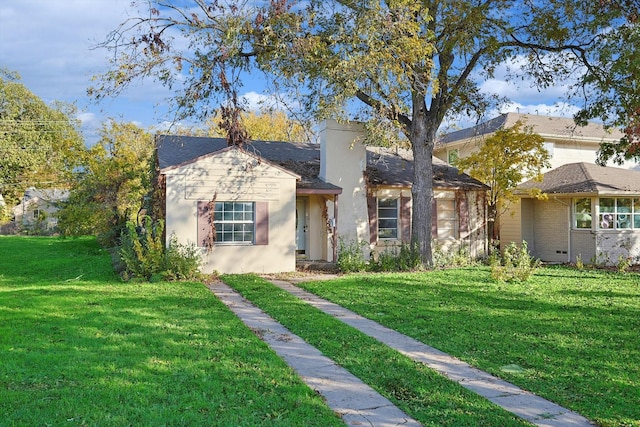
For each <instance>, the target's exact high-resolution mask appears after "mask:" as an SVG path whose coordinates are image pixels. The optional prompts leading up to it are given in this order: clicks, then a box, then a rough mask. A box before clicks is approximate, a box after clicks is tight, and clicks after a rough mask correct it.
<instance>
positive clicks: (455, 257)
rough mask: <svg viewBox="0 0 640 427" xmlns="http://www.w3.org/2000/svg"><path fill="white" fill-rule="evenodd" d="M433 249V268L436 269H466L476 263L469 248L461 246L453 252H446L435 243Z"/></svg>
mask: <svg viewBox="0 0 640 427" xmlns="http://www.w3.org/2000/svg"><path fill="white" fill-rule="evenodd" d="M432 247H433V266H434V267H436V268H453V267H466V266H469V265H473V264H475V263H476V260H474V259H473V257H472V256H471V254H470V253H469V248H468V247H467V246H464V245H461V246H458V247H456V248H453V249H451V250H445V249H444V248H443V247H442V245H439V244H438V243H437V242H436V241H433V242H432Z"/></svg>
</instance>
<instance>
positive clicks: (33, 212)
mask: <svg viewBox="0 0 640 427" xmlns="http://www.w3.org/2000/svg"><path fill="white" fill-rule="evenodd" d="M68 198H69V191H68V190H61V189H45V190H41V189H36V188H34V187H30V188H27V189H26V190H25V192H24V196H23V197H22V200H21V201H20V203H19V204H17V205H16V206H15V207H14V208H13V218H14V223H15V226H16V227H17V228H18V229H32V230H33V229H37V230H38V231H43V232H50V231H53V230H54V229H55V228H56V226H57V225H58V218H57V217H56V213H57V212H58V209H59V204H60V202H63V201H65V200H67V199H68Z"/></svg>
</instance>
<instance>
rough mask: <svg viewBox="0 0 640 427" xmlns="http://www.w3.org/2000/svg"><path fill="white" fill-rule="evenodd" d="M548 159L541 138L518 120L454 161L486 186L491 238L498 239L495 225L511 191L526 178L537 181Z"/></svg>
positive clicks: (510, 195) (547, 164)
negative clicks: (487, 189) (465, 155)
mask: <svg viewBox="0 0 640 427" xmlns="http://www.w3.org/2000/svg"><path fill="white" fill-rule="evenodd" d="M549 158H550V155H549V152H548V151H547V150H546V149H545V148H544V139H543V138H542V137H541V136H540V135H538V134H536V133H534V132H533V130H532V128H531V127H529V126H524V124H523V122H522V121H520V120H518V121H517V122H516V123H515V124H514V125H513V126H512V127H510V128H505V129H498V130H497V131H496V132H495V133H494V134H493V135H491V136H490V137H488V138H486V139H485V140H483V141H482V142H481V144H480V146H479V150H478V151H476V152H474V153H472V154H471V155H469V156H468V157H465V158H461V159H457V160H456V162H455V166H456V167H458V168H459V169H460V171H461V172H462V171H468V173H469V175H471V176H472V177H474V178H476V179H478V180H480V181H482V182H484V183H485V184H487V185H488V186H489V200H488V203H487V204H488V206H489V212H488V218H487V220H488V227H489V236H491V238H492V239H494V240H499V238H500V236H499V227H496V226H495V224H496V221H499V219H500V215H501V214H502V213H504V211H505V210H506V209H507V207H508V205H509V203H510V202H513V201H515V200H516V198H517V197H516V196H515V194H514V190H515V189H516V187H517V186H518V184H520V183H522V182H523V181H526V180H529V179H536V180H541V179H542V169H543V168H545V167H550V163H549ZM538 193H539V192H538ZM539 197H542V196H541V195H539Z"/></svg>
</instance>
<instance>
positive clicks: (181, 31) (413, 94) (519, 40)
mask: <svg viewBox="0 0 640 427" xmlns="http://www.w3.org/2000/svg"><path fill="white" fill-rule="evenodd" d="M620 1H621V2H622V1H623V2H624V3H625V5H626V6H627V8H619V7H614V6H613V5H612V4H611V3H612V1H599V2H594V1H591V0H578V1H576V0H549V1H520V0H473V1H472V0H467V1H462V0H449V1H440V0H423V1H415V0H383V1H380V0H335V1H329V0H308V1H295V0H272V1H270V2H248V1H235V2H233V1H222V0H210V1H207V0H191V1H171V0H146V1H144V2H142V3H140V4H141V5H144V8H143V9H142V10H143V13H142V14H141V16H140V17H136V18H132V19H130V20H128V21H126V22H124V23H123V24H122V25H121V26H120V27H119V28H117V29H116V30H114V31H113V32H112V33H111V34H110V35H109V36H108V37H107V39H106V41H105V42H104V44H103V45H102V46H103V47H107V48H110V49H113V52H114V58H113V61H114V62H113V68H112V69H111V70H109V71H108V72H107V73H105V74H104V75H102V76H101V78H100V79H98V85H97V86H96V87H95V88H92V89H90V94H91V95H93V96H95V97H97V98H100V97H102V96H106V95H116V94H118V93H119V92H120V91H121V90H123V89H124V88H125V87H126V86H127V84H129V83H130V82H132V81H134V80H137V79H139V78H148V77H150V78H155V79H158V80H159V81H161V82H163V83H164V84H166V85H168V86H171V87H173V88H175V90H176V92H175V97H174V98H173V101H174V106H175V107H176V111H177V112H178V117H182V116H202V115H205V116H206V115H209V114H210V112H211V111H212V109H214V108H215V107H216V105H217V104H218V103H221V102H231V105H237V99H238V97H237V94H238V90H239V88H240V87H241V85H242V82H243V78H246V79H249V78H252V76H251V74H250V73H251V72H256V71H257V70H260V71H263V72H264V73H265V75H266V76H267V77H269V78H270V81H271V82H272V83H274V87H275V88H276V90H278V91H282V90H284V89H283V88H284V87H287V88H293V89H295V93H301V94H303V97H302V99H301V101H300V106H301V108H302V109H303V110H308V111H312V112H313V113H314V115H315V116H316V117H318V118H322V117H327V116H332V115H334V116H335V115H337V114H343V113H345V111H347V112H348V111H349V107H352V106H353V105H354V102H356V101H358V102H360V103H361V105H363V106H365V107H366V109H367V111H368V113H370V114H371V115H372V116H375V117H377V118H379V119H382V120H385V121H387V122H389V123H392V124H394V125H395V126H396V128H397V129H398V130H399V131H400V132H402V133H404V134H405V136H406V137H407V139H408V140H409V142H410V144H411V148H412V150H413V155H414V160H415V167H414V171H415V176H414V180H413V187H412V196H413V219H412V244H413V245H414V248H416V249H417V250H419V252H420V255H421V258H422V260H423V262H424V264H426V265H430V264H431V261H432V253H431V221H432V218H431V209H430V206H431V204H432V200H433V189H432V181H431V177H432V151H433V146H434V143H435V140H436V134H437V131H438V128H439V127H440V125H441V124H442V122H443V120H444V118H445V117H446V116H447V115H456V114H460V113H468V114H481V113H482V112H483V111H485V110H486V109H487V108H488V107H489V106H491V105H494V104H496V103H498V102H501V101H502V100H501V99H499V97H498V96H497V95H496V94H493V93H487V92H483V91H482V90H481V84H482V83H483V82H484V81H486V80H487V79H489V78H491V77H492V76H493V73H494V71H495V69H496V67H498V66H499V65H502V64H505V63H506V64H513V63H523V64H524V66H523V67H522V68H519V69H518V70H517V72H516V73H514V75H512V76H510V77H511V78H514V79H521V78H522V79H525V78H526V79H530V80H531V81H532V82H534V84H536V85H537V86H538V87H547V86H549V85H552V84H553V83H554V82H555V81H558V80H565V79H569V78H571V79H573V80H574V81H576V82H578V83H577V84H576V89H580V88H589V89H593V90H594V91H595V92H594V93H598V94H600V95H602V97H603V100H605V99H611V98H612V95H615V92H616V91H617V90H620V89H621V88H620V87H619V86H611V87H607V86H606V85H605V84H604V82H602V81H601V80H598V79H594V78H592V77H590V76H592V75H596V74H597V73H596V70H600V69H604V68H605V65H606V64H603V63H602V61H603V60H604V59H605V58H607V57H608V56H607V54H606V52H605V51H603V49H605V47H606V46H607V45H608V44H607V43H608V42H607V40H610V42H609V43H613V40H614V39H615V36H616V35H617V34H623V33H625V32H628V31H631V33H633V34H636V33H634V32H635V31H637V27H636V23H635V21H632V20H630V19H629V16H630V14H629V11H628V8H629V7H631V8H635V9H636V10H637V7H638V0H620ZM625 49H634V48H633V47H629V46H625ZM625 58H626V60H628V59H629V58H630V57H627V56H626V55H619V56H614V57H612V59H613V61H614V62H616V61H618V60H620V61H625ZM631 65H632V66H633V67H636V68H637V65H638V64H637V61H635V62H633V61H632V63H631ZM636 78H637V76H636ZM603 89H610V91H609V92H608V93H606V94H602V90H603ZM582 93H586V92H582ZM628 107H629V106H627V105H625V106H624V109H625V112H626V113H628V111H627V109H628ZM591 112H592V113H597V111H596V110H593V109H592V110H591ZM626 113H625V114H626ZM347 115H348V114H347ZM624 117H628V116H624Z"/></svg>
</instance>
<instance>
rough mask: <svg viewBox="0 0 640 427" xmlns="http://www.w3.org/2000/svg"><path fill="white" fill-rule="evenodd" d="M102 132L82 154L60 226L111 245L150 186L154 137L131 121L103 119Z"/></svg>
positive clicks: (132, 216)
mask: <svg viewBox="0 0 640 427" xmlns="http://www.w3.org/2000/svg"><path fill="white" fill-rule="evenodd" d="M101 135H102V137H101V138H100V141H98V143H97V144H96V145H94V146H93V147H91V148H89V149H87V150H86V152H85V154H84V156H85V160H84V164H83V167H82V168H81V169H80V170H79V171H78V172H77V175H76V182H75V185H74V187H73V188H72V190H71V194H70V197H69V200H68V201H67V203H65V204H64V205H63V208H62V210H61V211H60V212H59V213H58V218H59V223H58V226H59V228H60V231H61V232H62V233H63V234H64V235H83V234H92V235H96V236H98V237H99V238H100V240H101V243H102V244H103V245H104V246H106V247H114V246H116V245H117V243H118V238H119V236H120V234H121V232H122V230H123V229H124V227H125V224H126V222H127V221H128V220H135V219H136V218H135V217H136V215H137V213H138V212H139V211H140V209H141V208H142V203H143V200H144V196H145V195H146V194H148V192H149V190H150V187H151V184H150V181H151V176H152V173H151V172H152V165H151V161H152V156H153V138H152V137H151V135H150V134H148V133H147V132H145V131H144V130H142V129H140V128H138V127H137V126H135V125H133V124H131V123H116V122H111V123H109V124H105V125H104V126H103V128H102V130H101Z"/></svg>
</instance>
